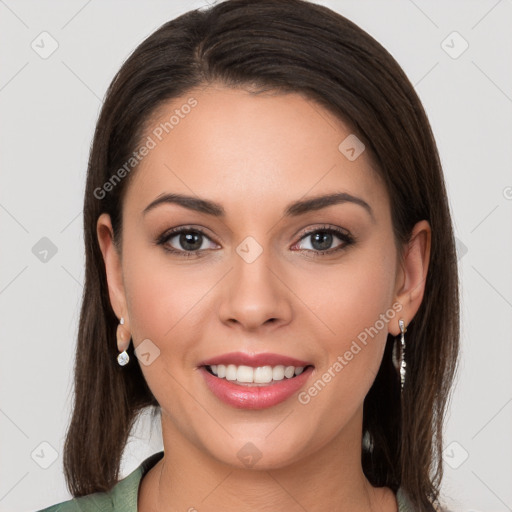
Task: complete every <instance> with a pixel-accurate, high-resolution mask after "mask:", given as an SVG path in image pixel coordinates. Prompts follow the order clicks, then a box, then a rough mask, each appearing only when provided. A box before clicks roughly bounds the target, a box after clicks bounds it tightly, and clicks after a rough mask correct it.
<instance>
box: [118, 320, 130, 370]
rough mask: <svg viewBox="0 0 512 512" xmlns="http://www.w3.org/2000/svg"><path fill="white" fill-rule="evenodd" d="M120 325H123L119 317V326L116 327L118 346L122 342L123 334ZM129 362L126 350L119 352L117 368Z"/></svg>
mask: <svg viewBox="0 0 512 512" xmlns="http://www.w3.org/2000/svg"><path fill="white" fill-rule="evenodd" d="M122 325H124V318H123V317H121V320H119V325H118V326H117V344H118V345H119V344H120V342H121V343H123V342H124V332H123V327H121V326H122ZM129 344H130V342H129V341H128V345H129ZM127 348H128V347H127ZM129 361H130V356H129V355H128V352H126V349H125V350H123V352H121V353H120V354H119V355H118V356H117V362H118V363H119V366H124V365H126V364H128V362H129Z"/></svg>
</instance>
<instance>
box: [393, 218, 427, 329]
mask: <svg viewBox="0 0 512 512" xmlns="http://www.w3.org/2000/svg"><path fill="white" fill-rule="evenodd" d="M431 237H432V230H431V228H430V224H429V222H428V221H426V220H422V221H419V222H418V223H417V224H416V225H415V226H414V228H413V230H412V233H411V237H410V240H409V242H408V243H407V244H406V246H405V247H404V252H403V261H402V262H401V263H400V270H399V272H398V273H397V280H396V287H395V301H397V302H399V303H400V304H401V305H402V310H401V311H400V312H399V313H398V314H397V315H396V317H395V318H396V320H395V321H394V322H390V327H391V328H392V329H390V332H391V334H393V335H394V336H398V334H400V328H399V326H398V320H399V319H400V318H403V319H404V322H405V326H406V327H407V325H409V324H410V323H411V320H412V319H413V318H414V315H416V313H417V312H418V309H419V308H420V305H421V301H422V300H423V294H424V292H425V280H426V278H427V272H428V266H429V262H430V243H431Z"/></svg>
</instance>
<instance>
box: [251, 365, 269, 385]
mask: <svg viewBox="0 0 512 512" xmlns="http://www.w3.org/2000/svg"><path fill="white" fill-rule="evenodd" d="M253 382H254V383H255V384H267V383H268V382H272V366H258V368H254V380H253Z"/></svg>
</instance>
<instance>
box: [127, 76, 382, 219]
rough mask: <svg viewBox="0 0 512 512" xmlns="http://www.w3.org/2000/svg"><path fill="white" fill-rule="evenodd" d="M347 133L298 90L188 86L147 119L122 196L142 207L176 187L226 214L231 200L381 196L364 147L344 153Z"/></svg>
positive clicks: (243, 203)
mask: <svg viewBox="0 0 512 512" xmlns="http://www.w3.org/2000/svg"><path fill="white" fill-rule="evenodd" d="M347 137H349V139H347ZM350 137H354V135H353V134H352V132H351V129H350V127H349V126H348V125H346V124H345V123H344V122H342V121H341V120H340V119H339V118H338V117H336V116H334V115H333V114H332V113H330V112H329V111H328V110H326V109H325V108H323V107H321V106H320V105H319V104H318V103H316V102H314V101H313V100H311V99H308V98H305V97H303V96H302V95H300V94H296V93H290V94H277V93H260V94H253V93H250V92H247V91H245V90H240V89H231V88H225V87H220V86H209V87H206V88H203V89H195V90H191V91H190V92H189V93H187V94H185V95H184V96H182V97H179V98H176V99H173V100H172V101H171V102H168V103H166V104H164V105H162V106H161V107H160V108H159V109H158V112H157V114H156V115H154V116H152V119H151V120H150V121H149V122H148V123H147V127H146V133H145V135H144V136H143V140H142V144H146V145H147V146H148V147H150V148H151V149H149V150H148V151H147V154H146V156H144V157H143V158H142V159H141V162H140V163H139V165H138V167H137V169H136V170H135V171H134V172H135V176H133V179H132V181H131V183H130V186H129V190H128V191H127V194H126V197H125V203H127V204H128V203H129V204H130V205H131V206H136V207H137V208H138V209H139V210H140V211H142V209H143V208H144V207H145V206H146V205H147V204H148V203H149V202H150V201H152V200H153V199H154V198H155V197H156V196H158V195H159V194H162V193H167V192H181V193H184V194H188V195H197V196H199V197H202V198H208V199H211V200H213V201H216V202H220V203H223V204H225V205H226V211H227V212H228V214H229V210H230V205H232V206H233V208H234V207H235V206H237V207H240V208H243V207H245V208H257V207H258V205H259V206H261V205H262V204H263V203H262V201H264V202H265V204H267V205H276V206H277V204H280V203H282V204H285V203H286V204H287V203H288V202H291V201H293V200H296V199H298V198H299V197H302V196H307V195H317V194H320V193H325V192H333V191H337V192H348V193H352V194H354V195H359V196H364V197H365V199H366V200H369V201H372V202H374V203H375V202H381V203H382V202H383V201H384V202H386V200H387V198H386V193H385V190H384V186H383V184H382V182H381V180H380V178H379V176H378V174H377V172H376V171H375V170H374V169H373V168H372V165H371V160H370V158H369V156H368V155H367V154H366V152H365V151H363V152H362V153H361V155H360V156H359V157H358V158H356V159H355V160H350V159H349V158H347V154H346V153H344V152H343V148H344V147H345V146H344V144H343V142H344V141H346V140H348V141H351V140H352V139H351V138H350ZM340 144H341V150H340ZM345 145H346V144H345ZM356 149H360V148H356ZM131 206H130V207H131Z"/></svg>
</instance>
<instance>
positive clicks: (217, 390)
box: [199, 366, 313, 409]
mask: <svg viewBox="0 0 512 512" xmlns="http://www.w3.org/2000/svg"><path fill="white" fill-rule="evenodd" d="M199 369H200V370H201V373H202V374H203V376H204V379H205V381H206V385H207V386H208V388H209V389H210V391H211V392H212V393H213V394H214V395H215V396H216V397H217V398H219V399H220V400H222V401H223V402H225V403H226V404H228V405H231V406H233V407H236V408H238V409H265V408H267V407H272V406H273V405H277V404H279V403H281V402H284V401H285V400H286V399H288V398H290V397H291V396H292V395H293V394H294V393H296V392H297V391H299V389H300V388H301V387H302V386H303V385H304V384H305V382H306V380H307V379H308V377H309V376H310V375H311V373H312V371H313V367H312V366H310V367H308V368H307V369H306V370H304V371H303V372H302V373H301V374H300V375H297V376H296V377H292V378H291V379H287V378H286V377H285V378H284V379H283V380H280V381H276V382H275V383H274V384H271V385H269V386H261V385H260V386H250V385H249V386H248V385H245V386H241V385H239V384H234V383H233V382H232V381H229V380H227V379H220V378H219V377H216V376H215V375H212V374H211V373H210V372H209V371H208V370H207V369H206V368H205V367H204V366H201V368H199Z"/></svg>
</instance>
